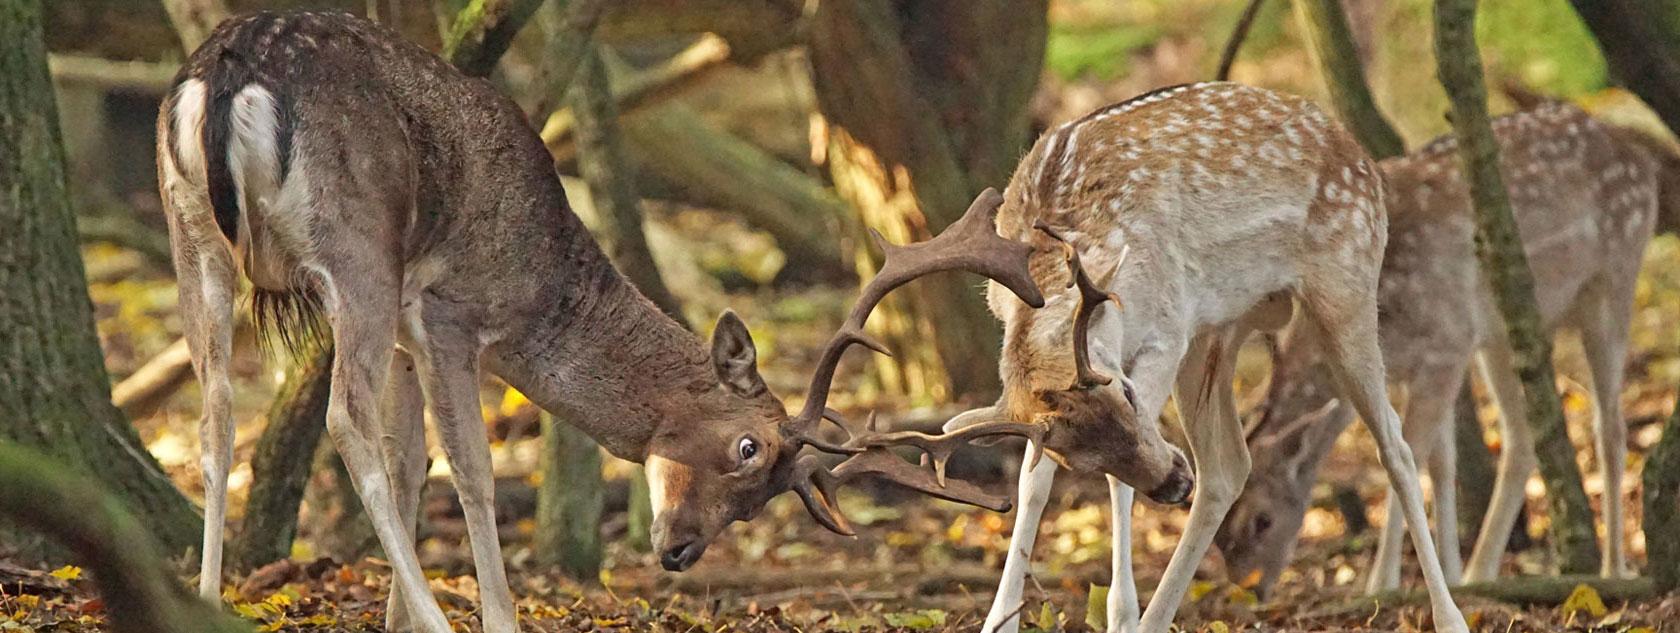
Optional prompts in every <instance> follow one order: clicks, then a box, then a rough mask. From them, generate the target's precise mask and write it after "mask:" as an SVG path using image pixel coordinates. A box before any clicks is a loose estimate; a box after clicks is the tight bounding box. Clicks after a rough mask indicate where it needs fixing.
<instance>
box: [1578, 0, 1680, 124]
mask: <svg viewBox="0 0 1680 633" xmlns="http://www.w3.org/2000/svg"><path fill="white" fill-rule="evenodd" d="M1570 4H1573V5H1574V6H1575V12H1576V13H1578V14H1580V16H1581V19H1582V21H1584V22H1586V23H1587V28H1588V29H1590V30H1591V31H1592V33H1593V37H1594V38H1596V39H1598V48H1599V50H1601V51H1603V53H1604V60H1605V62H1606V63H1607V64H1608V65H1609V66H1610V74H1611V75H1612V76H1614V77H1615V78H1616V80H1617V81H1620V82H1621V83H1622V84H1623V85H1625V86H1627V88H1628V89H1629V90H1632V91H1633V93H1634V94H1636V95H1639V98H1640V99H1644V100H1645V103H1646V104H1649V105H1650V106H1651V109H1652V110H1656V111H1657V115H1658V116H1660V117H1662V120H1663V123H1664V124H1666V125H1668V129H1670V130H1674V131H1680V10H1677V9H1675V8H1674V7H1673V5H1672V4H1671V3H1669V2H1665V1H1663V0H1571V2H1570Z"/></svg>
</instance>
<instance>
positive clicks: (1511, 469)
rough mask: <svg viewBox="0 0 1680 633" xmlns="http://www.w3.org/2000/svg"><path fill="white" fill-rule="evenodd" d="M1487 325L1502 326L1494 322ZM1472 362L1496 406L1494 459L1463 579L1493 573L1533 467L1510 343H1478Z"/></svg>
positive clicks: (1484, 578)
mask: <svg viewBox="0 0 1680 633" xmlns="http://www.w3.org/2000/svg"><path fill="white" fill-rule="evenodd" d="M1490 327H1503V325H1501V324H1498V323H1495V324H1491V325H1490ZM1476 366H1477V368H1478V370H1479V371H1480V372H1481V375H1482V384H1484V385H1487V386H1488V389H1489V391H1491V392H1492V394H1493V399H1494V402H1495V404H1498V405H1499V442H1500V450H1499V464H1498V466H1497V469H1498V470H1497V471H1496V473H1495V475H1494V480H1493V496H1492V498H1490V499H1489V500H1488V509H1487V514H1486V515H1484V516H1483V517H1482V528H1481V530H1480V531H1479V532H1478V533H1477V536H1476V546H1475V548H1473V549H1471V550H1470V562H1469V563H1467V564H1466V565H1465V570H1464V582H1466V583H1477V582H1487V581H1490V580H1493V579H1496V578H1498V577H1499V561H1500V559H1501V558H1503V557H1504V555H1505V547H1506V545H1508V544H1509V543H1510V538H1511V525H1512V524H1513V523H1514V522H1516V520H1517V515H1519V514H1521V513H1522V511H1523V504H1524V501H1525V499H1526V496H1527V495H1526V493H1525V491H1524V489H1525V488H1526V487H1527V485H1528V477H1529V475H1530V474H1531V473H1533V472H1534V467H1535V465H1536V463H1535V461H1534V437H1533V435H1532V433H1533V431H1532V430H1531V429H1530V428H1529V426H1528V409H1527V406H1526V405H1525V404H1524V402H1523V391H1522V383H1519V382H1517V374H1516V369H1515V367H1514V366H1513V365H1512V361H1511V348H1510V347H1509V346H1507V345H1506V343H1505V340H1504V339H1503V338H1497V337H1496V338H1495V339H1494V340H1492V341H1489V342H1488V343H1486V344H1484V345H1483V346H1482V349H1481V353H1480V354H1478V355H1477V360H1476Z"/></svg>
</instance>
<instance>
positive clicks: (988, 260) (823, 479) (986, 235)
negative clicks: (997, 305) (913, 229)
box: [785, 189, 1045, 536]
mask: <svg viewBox="0 0 1680 633" xmlns="http://www.w3.org/2000/svg"><path fill="white" fill-rule="evenodd" d="M1002 204H1003V196H1001V195H999V194H998V192H997V191H996V190H994V189H987V190H985V191H984V192H982V193H981V194H980V195H979V197H977V198H975V200H974V203H973V204H971V205H969V207H968V211H967V212H965V213H963V216H962V218H960V219H958V220H957V221H956V222H954V223H952V224H951V226H949V227H947V228H946V229H945V231H944V232H942V233H940V234H939V235H937V236H935V237H934V238H933V239H930V240H928V241H926V242H922V243H918V244H908V245H905V246H894V245H892V244H888V243H887V242H886V240H884V239H882V237H881V234H880V233H876V232H874V231H871V232H870V233H871V234H872V235H874V237H875V242H876V243H877V244H879V245H880V247H881V250H882V251H883V252H884V253H885V254H886V257H885V260H884V261H883V263H882V265H881V271H880V273H879V274H877V275H876V276H875V278H874V279H871V280H870V281H869V283H868V284H866V285H865V286H864V287H863V291H862V293H861V296H859V297H858V300H857V303H856V304H854V305H853V306H852V311H851V313H850V314H848V315H847V316H846V321H845V323H843V324H841V326H840V329H839V331H837V332H835V334H834V336H833V338H830V339H829V341H828V345H827V346H825V347H824V348H823V353H822V356H821V358H820V359H819V360H818V362H817V369H816V371H815V372H813V374H812V376H811V386H810V389H809V390H807V391H806V396H805V406H804V409H802V410H801V411H800V412H799V415H797V416H795V417H794V418H793V419H791V420H789V421H788V423H787V426H786V427H785V432H786V434H787V435H788V437H789V438H790V439H791V440H792V441H793V442H795V446H799V445H804V446H810V447H812V448H815V449H817V450H820V451H825V452H829V453H838V454H843V455H849V457H848V458H847V459H846V460H845V461H844V462H841V463H840V465H839V466H836V467H835V468H834V469H833V470H828V469H825V468H823V466H822V464H821V462H820V461H818V460H817V458H816V456H815V455H806V456H804V457H801V458H799V460H798V461H797V462H795V463H794V465H793V467H792V472H790V473H789V481H790V483H789V487H790V488H792V489H793V491H794V492H796V493H797V494H798V495H799V498H800V500H802V501H804V502H805V508H806V510H809V511H810V513H811V516H813V517H815V518H816V519H817V521H818V522H819V523H821V524H822V525H823V527H826V528H828V529H830V530H832V531H834V532H838V533H840V534H845V535H848V536H849V535H851V534H852V533H853V532H852V529H851V526H850V525H849V524H848V523H847V522H846V519H845V516H844V515H842V514H840V511H839V508H838V507H837V506H836V505H835V503H834V500H835V496H834V492H835V489H836V488H837V487H838V486H840V485H842V484H844V483H845V482H847V481H849V480H851V479H854V478H857V477H861V476H865V475H868V476H874V477H879V478H882V479H886V480H888V481H892V482H894V483H897V484H899V485H901V486H904V487H907V488H910V489H912V490H916V491H918V492H921V493H924V494H927V495H931V496H934V497H939V498H942V499H947V500H950V501H956V502H959V503H967V504H971V505H976V506H980V507H984V508H989V509H992V510H996V511H999V512H1006V511H1008V510H1009V508H1010V503H1009V498H1008V497H1004V496H999V495H995V494H990V493H987V492H986V491H984V490H981V489H980V488H979V487H978V486H975V485H974V484H972V483H970V482H966V481H961V480H956V481H947V480H946V478H945V464H946V462H947V461H949V460H950V458H951V455H952V453H954V452H955V451H956V450H957V448H958V447H960V446H961V445H963V444H964V443H966V442H968V441H970V440H974V439H978V438H983V437H994V436H999V435H1019V436H1023V437H1026V438H1028V439H1030V440H1032V441H1033V445H1034V446H1040V447H1042V446H1043V439H1044V432H1045V428H1044V427H1042V426H1038V425H1033V424H1023V423H1017V422H991V423H986V424H978V425H975V426H972V427H968V428H964V429H961V430H959V431H955V432H952V433H948V434H945V435H938V436H934V435H928V434H925V433H915V432H899V433H885V434H883V433H877V432H875V416H874V415H873V414H871V415H870V416H869V421H868V431H869V432H868V433H867V434H865V435H862V436H859V437H850V435H851V434H850V432H849V431H848V433H847V435H848V436H849V437H848V439H847V441H846V442H845V443H844V444H840V445H837V444H833V443H829V442H825V441H823V440H821V439H819V438H817V437H815V431H816V427H817V425H818V424H819V423H820V421H822V420H824V419H827V420H829V421H831V422H834V423H835V424H836V425H838V426H840V427H841V428H842V429H844V428H845V424H844V423H843V421H842V420H841V419H840V416H839V415H838V414H837V413H835V412H834V411H833V410H832V409H829V408H828V395H829V390H830V389H831V387H832V385H833V382H834V372H835V370H836V368H837V367H838V366H839V364H840V357H841V356H842V355H844V354H845V353H846V350H847V348H850V347H851V346H852V345H854V344H857V345H862V346H864V347H867V348H869V349H872V350H875V351H877V352H880V353H882V354H887V353H889V352H888V351H887V350H886V348H885V346H883V345H881V344H880V343H879V342H877V341H875V340H874V339H871V338H869V337H868V336H867V335H866V334H864V332H863V326H864V322H865V321H866V320H868V318H869V313H870V311H872V310H874V309H875V306H876V305H877V304H879V303H880V302H881V299H882V298H884V297H886V295H887V293H889V292H892V291H893V290H894V289H895V288H898V287H899V286H902V285H904V284H905V283H907V282H909V281H910V280H912V279H915V278H917V277H921V276H923V275H927V274H931V273H936V272H943V271H950V270H966V271H969V272H974V273H979V274H981V275H984V276H986V277H987V278H989V279H992V280H993V281H996V282H998V283H1000V284H1003V285H1004V287H1006V288H1009V290H1010V291H1011V292H1014V293H1015V296H1017V297H1020V299H1021V300H1022V301H1023V302H1026V304H1027V305H1029V306H1032V307H1034V308H1040V307H1043V306H1044V295H1043V293H1041V292H1040V291H1039V289H1038V284H1037V283H1035V282H1034V281H1033V278H1032V273H1031V271H1030V270H1029V269H1028V266H1027V263H1028V259H1029V257H1030V256H1031V254H1032V247H1031V246H1029V245H1027V244H1025V243H1022V242H1018V241H1015V240H1010V239H1005V238H1003V237H1001V236H999V235H998V234H997V225H996V219H997V211H998V207H1000V206H1001V205H1002ZM898 445H906V446H913V447H915V448H917V449H919V450H921V451H922V452H923V453H924V454H925V455H926V456H927V457H928V459H929V460H930V461H931V462H932V463H933V468H932V470H931V472H930V470H929V469H928V468H925V467H923V466H918V465H916V464H912V463H910V462H907V461H905V460H903V459H901V458H899V457H898V456H897V455H894V454H893V453H892V452H891V451H890V450H888V449H889V447H892V446H898ZM1041 450H1042V449H1041ZM1037 463H1038V457H1037V456H1035V457H1034V458H1033V464H1037Z"/></svg>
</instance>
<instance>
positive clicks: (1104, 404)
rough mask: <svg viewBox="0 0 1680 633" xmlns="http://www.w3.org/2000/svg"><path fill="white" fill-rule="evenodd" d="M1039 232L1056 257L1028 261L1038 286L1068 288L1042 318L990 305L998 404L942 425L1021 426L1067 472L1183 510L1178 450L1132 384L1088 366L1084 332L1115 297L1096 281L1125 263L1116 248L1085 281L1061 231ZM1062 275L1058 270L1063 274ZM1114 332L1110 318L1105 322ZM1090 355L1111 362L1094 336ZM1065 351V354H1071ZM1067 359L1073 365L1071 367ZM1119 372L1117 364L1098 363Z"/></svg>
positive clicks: (1185, 484)
mask: <svg viewBox="0 0 1680 633" xmlns="http://www.w3.org/2000/svg"><path fill="white" fill-rule="evenodd" d="M1034 229H1035V230H1036V231H1037V234H1038V235H1040V236H1042V237H1043V238H1044V239H1047V240H1048V241H1049V242H1050V243H1051V244H1053V245H1054V246H1056V247H1059V249H1060V253H1061V257H1060V258H1057V259H1056V260H1054V261H1051V260H1049V259H1045V260H1041V261H1040V262H1035V263H1037V264H1040V265H1041V266H1042V267H1044V269H1043V270H1039V271H1037V272H1038V273H1039V278H1041V279H1056V278H1059V277H1060V275H1063V274H1065V275H1066V287H1067V288H1069V289H1070V290H1069V291H1068V292H1066V293H1063V294H1062V295H1060V296H1057V297H1054V298H1053V299H1052V300H1051V301H1050V304H1049V305H1047V306H1046V307H1045V308H1044V309H1043V310H1023V309H1020V308H1021V306H1019V305H1018V304H1015V303H1013V302H1009V301H1007V300H1001V301H1000V297H999V296H998V295H997V294H996V293H995V288H994V289H993V291H994V292H993V294H992V296H991V297H990V299H991V301H990V303H991V305H992V310H993V312H994V313H995V314H996V315H997V316H998V317H999V318H1000V319H1002V320H1003V322H1004V339H1005V342H1004V360H1003V365H1004V366H1003V367H1002V373H1003V382H1004V393H1003V397H1002V398H1001V399H1000V400H999V401H998V403H997V404H995V405H992V406H989V407H982V408H979V409H975V410H972V411H968V412H965V413H963V414H962V415H959V416H957V417H956V418H953V419H952V420H951V421H950V422H948V423H947V424H946V426H945V431H946V432H953V431H956V430H959V429H962V428H965V427H967V426H969V425H973V424H982V423H988V422H1000V421H1011V420H1017V421H1019V420H1025V421H1029V422H1031V423H1033V424H1035V425H1038V426H1041V427H1045V428H1046V429H1047V430H1046V434H1045V443H1044V448H1046V449H1048V451H1049V452H1050V455H1051V457H1052V458H1053V459H1055V460H1056V461H1057V462H1059V463H1061V464H1062V465H1064V466H1067V467H1068V468H1070V469H1073V470H1079V471H1085V472H1103V473H1107V474H1110V475H1114V476H1115V477H1117V478H1119V479H1120V480H1121V481H1123V482H1125V483H1127V484H1129V485H1131V486H1133V487H1134V488H1137V489H1139V490H1143V491H1146V492H1145V494H1146V495H1147V496H1148V497H1150V498H1151V499H1153V500H1155V501H1157V502H1160V503H1169V504H1174V503H1181V502H1183V501H1184V500H1185V499H1187V498H1188V497H1189V494H1190V491H1191V488H1192V487H1193V482H1194V479H1193V477H1192V476H1191V471H1190V465H1189V460H1187V459H1186V458H1185V457H1184V453H1183V451H1181V450H1179V449H1178V448H1177V447H1174V446H1173V445H1172V444H1170V443H1168V442H1167V441H1166V439H1165V438H1163V437H1162V436H1161V432H1160V428H1159V425H1158V424H1157V423H1156V420H1155V419H1154V418H1155V416H1154V415H1146V414H1144V413H1142V412H1141V411H1140V407H1139V405H1138V396H1137V393H1136V391H1135V390H1134V388H1133V386H1132V383H1131V381H1130V380H1128V379H1126V377H1125V376H1124V375H1120V376H1119V377H1118V378H1116V377H1114V376H1110V375H1108V374H1107V373H1105V372H1103V371H1101V370H1098V369H1096V367H1095V366H1094V365H1093V362H1092V358H1093V350H1092V329H1093V328H1094V327H1099V326H1098V325H1097V324H1098V319H1097V317H1098V316H1099V310H1101V309H1102V308H1103V306H1106V305H1113V306H1114V309H1115V310H1119V309H1121V308H1122V304H1121V301H1120V298H1119V297H1118V296H1116V295H1114V294H1112V293H1110V292H1108V291H1105V290H1103V287H1104V285H1105V284H1104V281H1106V280H1107V279H1110V278H1112V277H1113V275H1115V274H1117V273H1118V272H1119V271H1120V269H1121V267H1122V266H1123V265H1124V264H1125V260H1126V254H1127V251H1126V250H1125V249H1122V250H1121V251H1120V252H1119V254H1118V256H1116V257H1114V259H1113V262H1112V263H1111V264H1110V265H1109V266H1107V269H1108V272H1107V274H1106V275H1102V278H1103V279H1102V280H1099V279H1097V278H1095V277H1093V276H1092V274H1091V273H1090V272H1089V271H1088V270H1087V268H1086V266H1085V264H1084V263H1083V262H1082V260H1081V258H1080V255H1079V251H1078V249H1076V248H1075V247H1074V245H1073V243H1072V240H1070V239H1068V238H1067V237H1066V236H1064V235H1063V234H1062V233H1060V232H1058V231H1057V230H1055V229H1053V228H1051V227H1050V226H1049V225H1047V224H1045V223H1044V222H1042V221H1040V222H1038V223H1036V224H1035V225H1034ZM1064 271H1065V272H1064ZM1108 324H1109V325H1110V326H1111V327H1118V319H1110V320H1109V321H1108ZM1097 339H1098V340H1097V343H1096V344H1097V345H1098V346H1099V348H1098V351H1099V352H1103V353H1100V354H1098V355H1099V356H1102V355H1110V356H1111V354H1107V352H1108V351H1109V350H1110V349H1112V348H1107V347H1104V344H1103V342H1102V341H1103V340H1105V339H1106V340H1109V341H1110V344H1112V341H1113V340H1117V339H1118V332H1110V333H1105V334H1104V335H1102V336H1099V337H1097ZM1070 348H1071V352H1072V354H1071V356H1070V354H1069V350H1070ZM1070 358H1071V361H1072V362H1071V363H1070V362H1069V359H1070ZM1106 364H1107V365H1109V366H1110V367H1112V368H1114V369H1115V370H1116V371H1118V369H1119V367H1120V363H1119V362H1109V363H1106Z"/></svg>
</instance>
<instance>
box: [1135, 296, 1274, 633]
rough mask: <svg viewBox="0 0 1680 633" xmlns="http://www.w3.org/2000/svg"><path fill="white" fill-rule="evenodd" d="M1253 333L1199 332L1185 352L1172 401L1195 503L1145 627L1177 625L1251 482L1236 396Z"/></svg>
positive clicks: (1242, 330) (1151, 601)
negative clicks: (1192, 469) (1243, 348)
mask: <svg viewBox="0 0 1680 633" xmlns="http://www.w3.org/2000/svg"><path fill="white" fill-rule="evenodd" d="M1248 332H1249V330H1248V329H1247V328H1240V327H1226V328H1223V329H1221V330H1218V331H1216V332H1213V333H1209V334H1204V335H1201V336H1198V337H1196V339H1195V340H1194V341H1192V342H1191V344H1190V347H1189V350H1188V353H1186V354H1185V355H1184V356H1183V359H1184V361H1185V362H1184V363H1183V364H1182V366H1181V367H1180V368H1179V373H1178V384H1177V387H1176V389H1175V391H1174V393H1173V400H1174V401H1176V402H1177V403H1178V411H1179V420H1180V422H1181V423H1182V424H1183V425H1184V435H1185V438H1186V439H1187V440H1188V441H1189V443H1190V452H1191V455H1192V456H1193V458H1194V460H1195V463H1196V490H1195V492H1194V493H1193V494H1192V497H1191V501H1190V522H1189V524H1188V525H1186V526H1185V528H1184V535H1183V536H1181V537H1179V541H1178V547H1177V549H1175V550H1173V556H1172V562H1170V563H1168V564H1167V571H1166V572H1165V573H1164V574H1163V575H1162V576H1161V583H1160V584H1159V585H1157V586H1156V587H1155V595H1154V596H1152V597H1151V598H1150V599H1149V608H1148V609H1146V610H1145V611H1144V612H1143V625H1142V627H1141V630H1143V631H1149V632H1158V633H1166V631H1168V630H1169V629H1170V628H1171V627H1172V620H1173V616H1174V615H1175V614H1176V613H1177V611H1178V606H1179V604H1180V603H1182V602H1183V601H1184V593H1185V592H1186V591H1187V590H1188V589H1189V588H1190V583H1191V581H1192V580H1194V579H1195V574H1196V566H1197V564H1198V563H1200V562H1201V560H1202V556H1203V555H1205V554H1206V553H1207V548H1208V546H1209V545H1211V544H1212V543H1213V535H1214V532H1215V531H1216V530H1218V529H1219V524H1220V523H1221V522H1223V521H1224V520H1225V513H1226V512H1227V511H1229V510H1230V509H1231V504H1232V503H1235V502H1236V500H1237V495H1238V493H1241V492H1242V488H1243V484H1244V483H1246V482H1247V481H1248V471H1249V465H1250V462H1249V456H1248V445H1247V444H1246V443H1244V442H1243V429H1242V421H1241V420H1239V419H1238V418H1237V410H1236V403H1235V402H1234V399H1233V398H1232V395H1231V374H1232V372H1233V371H1234V369H1235V366H1236V353H1237V348H1238V347H1239V346H1240V345H1241V344H1242V339H1243V337H1245V336H1246V335H1247V334H1248Z"/></svg>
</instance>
